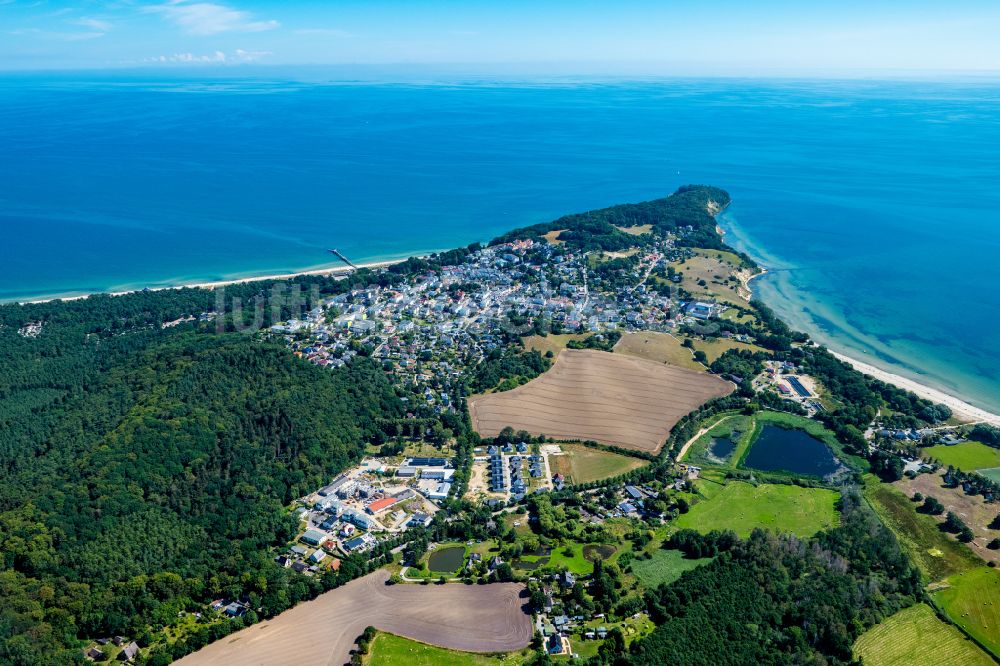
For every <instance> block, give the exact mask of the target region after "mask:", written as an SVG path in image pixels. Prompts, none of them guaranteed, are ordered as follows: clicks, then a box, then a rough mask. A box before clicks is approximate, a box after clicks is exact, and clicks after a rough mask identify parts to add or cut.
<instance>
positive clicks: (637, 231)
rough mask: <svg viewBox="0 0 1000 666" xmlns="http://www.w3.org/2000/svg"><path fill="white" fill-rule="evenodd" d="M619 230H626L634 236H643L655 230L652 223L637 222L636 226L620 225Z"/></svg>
mask: <svg viewBox="0 0 1000 666" xmlns="http://www.w3.org/2000/svg"><path fill="white" fill-rule="evenodd" d="M618 230H619V231H624V232H625V233H627V234H631V235H632V236H641V235H643V234H648V233H649V232H650V231H652V230H653V225H652V224H637V225H635V226H634V227H618Z"/></svg>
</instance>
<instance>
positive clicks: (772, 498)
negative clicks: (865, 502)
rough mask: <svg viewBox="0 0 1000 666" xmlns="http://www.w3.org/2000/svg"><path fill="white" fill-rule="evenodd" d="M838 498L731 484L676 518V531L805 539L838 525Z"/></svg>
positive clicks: (820, 490) (830, 493)
mask: <svg viewBox="0 0 1000 666" xmlns="http://www.w3.org/2000/svg"><path fill="white" fill-rule="evenodd" d="M838 497H839V494H838V493H836V492H834V491H832V490H826V489H825V488H802V487H799V486H792V485H781V484H767V483H765V484H761V485H759V486H753V485H751V484H749V483H744V482H742V481H733V482H730V483H727V484H726V486H725V487H724V488H723V489H722V490H721V491H720V492H718V493H716V494H714V495H712V497H711V498H710V499H703V500H700V501H699V502H697V503H696V504H695V505H694V506H692V507H691V510H690V511H688V512H687V513H684V514H681V515H680V516H679V517H678V518H677V522H676V525H677V527H682V528H683V527H686V528H689V529H693V530H698V531H699V532H702V533H706V532H711V531H712V530H733V531H734V532H736V534H738V535H739V536H740V537H743V538H746V537H748V536H749V535H750V532H752V531H753V529H754V528H756V527H761V528H765V529H771V530H777V531H779V532H792V533H793V534H796V535H798V536H802V537H806V536H811V535H813V534H815V533H816V532H819V531H820V530H823V529H826V528H828V527H833V526H835V525H836V524H837V523H838V520H839V519H838V516H837V509H836V504H837V498H838Z"/></svg>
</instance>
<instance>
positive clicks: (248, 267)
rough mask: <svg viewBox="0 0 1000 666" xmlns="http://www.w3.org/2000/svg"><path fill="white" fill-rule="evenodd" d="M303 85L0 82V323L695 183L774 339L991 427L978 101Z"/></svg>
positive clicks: (879, 87)
mask: <svg viewBox="0 0 1000 666" xmlns="http://www.w3.org/2000/svg"><path fill="white" fill-rule="evenodd" d="M311 79H312V80H311V81H310V82H303V81H300V80H297V79H296V78H295V77H294V76H282V77H274V78H270V79H253V80H251V79H231V80H220V79H212V80H209V79H205V80H197V81H192V80H170V79H158V80H147V79H142V78H128V77H126V76H122V75H117V76H116V77H115V78H113V79H112V78H107V79H102V78H101V77H99V76H90V77H89V78H87V79H82V78H53V77H50V78H39V77H28V76H19V77H7V78H0V233H2V238H3V241H2V243H0V300H12V299H24V298H32V297H36V298H37V297H43V296H51V295H56V294H74V293H84V292H91V291H102V290H116V289H123V288H132V287H141V286H155V285H162V284H173V283H178V282H185V281H187V282H190V281H203V280H211V279H220V278H227V277H234V276H246V275H254V274H269V273H275V272H282V271H293V270H297V269H303V268H310V267H317V266H320V265H326V264H329V258H328V257H329V255H327V254H326V253H325V252H324V250H325V248H327V247H338V248H340V249H341V250H342V251H343V252H345V253H346V254H347V255H348V256H349V257H350V258H351V259H353V260H355V261H362V260H369V259H378V258H387V257H396V256H405V255H408V254H411V253H418V252H423V251H428V250H434V249H444V248H449V247H453V246H455V245H460V244H466V243H469V242H472V241H474V240H485V239H488V238H489V237H491V236H493V235H496V234H498V233H499V232H501V231H504V230H507V229H510V228H512V227H515V226H520V225H524V224H529V223H533V222H538V221H543V220H547V219H551V218H553V217H555V216H558V215H561V214H564V213H566V212H571V211H579V210H584V209H588V208H593V207H597V206H603V205H608V204H612V203H618V202H623V201H636V200H642V199H648V198H653V197H657V196H662V195H664V194H666V193H668V192H670V191H671V190H672V189H674V188H675V187H676V186H677V185H679V184H683V183H687V182H707V183H712V184H715V185H719V186H721V187H725V188H727V189H728V190H730V192H731V193H732V194H733V197H734V204H733V206H732V207H731V208H730V210H729V211H727V213H726V215H725V216H724V218H723V219H722V225H723V227H724V228H725V229H726V230H727V231H728V232H729V240H730V242H732V243H733V244H735V245H737V246H739V247H741V248H742V249H745V250H747V251H748V252H750V254H752V255H754V256H755V257H757V258H759V259H761V260H762V261H763V262H764V263H765V264H766V265H768V267H769V268H771V269H772V270H771V272H770V273H769V275H768V276H766V277H765V278H763V279H761V280H760V281H758V282H757V283H755V284H756V287H755V288H756V289H757V290H758V292H759V294H760V295H761V297H762V298H763V299H764V300H766V301H767V302H768V303H770V304H771V305H772V306H773V307H775V308H776V309H777V310H778V311H779V312H780V313H781V314H782V316H784V317H785V318H787V319H788V320H789V321H790V322H792V323H793V324H795V325H796V326H798V327H800V328H803V329H805V330H807V331H808V332H810V333H811V334H813V335H814V336H815V337H817V338H818V339H820V340H822V341H824V342H826V343H828V344H830V345H831V346H834V347H835V348H838V349H840V350H843V351H849V352H853V353H855V354H859V355H860V354H862V353H867V354H869V355H874V360H875V361H876V362H877V363H878V364H880V365H882V366H883V367H886V368H887V369H890V370H895V371H897V372H901V373H903V374H907V375H909V376H911V377H915V378H918V379H920V380H922V381H925V382H927V383H929V384H933V385H935V386H938V387H939V388H944V389H946V390H948V391H949V392H952V393H955V394H957V395H959V396H960V397H963V398H965V399H968V400H969V401H970V402H973V403H975V404H977V405H980V406H983V407H987V408H991V409H992V410H994V411H1000V371H998V368H1000V334H998V333H997V331H998V330H1000V308H998V307H997V305H998V299H997V297H996V284H997V282H998V278H1000V268H998V262H997V257H998V253H1000V213H998V211H1000V187H998V184H1000V158H998V157H997V153H996V147H997V146H998V145H1000V87H998V86H997V85H996V83H991V82H959V83H948V84H943V83H923V82H909V83H884V82H843V83H841V82H829V81H826V82H808V81H775V82H763V83H761V82H747V81H739V80H733V81H726V80H710V81H699V80H690V79H687V80H663V81H642V82H613V83H594V82H580V81H575V82H573V81H561V82H557V83H556V84H554V85H540V84H496V83H493V84H489V85H487V84H482V83H475V82H473V83H462V82H454V81H451V82H445V83H426V84H419V85H418V84H398V85H374V84H345V83H335V82H329V81H326V82H324V81H322V80H317V79H322V77H317V76H316V75H315V73H314V74H313V75H311ZM870 360H871V359H870Z"/></svg>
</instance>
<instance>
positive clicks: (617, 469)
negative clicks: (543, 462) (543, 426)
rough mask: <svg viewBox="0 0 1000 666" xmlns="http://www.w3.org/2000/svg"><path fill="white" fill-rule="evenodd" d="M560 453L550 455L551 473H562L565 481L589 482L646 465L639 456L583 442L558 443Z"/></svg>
mask: <svg viewBox="0 0 1000 666" xmlns="http://www.w3.org/2000/svg"><path fill="white" fill-rule="evenodd" d="M559 447H560V448H561V449H562V450H563V453H562V455H550V456H549V467H551V468H552V473H553V474H562V475H563V476H564V477H566V481H567V483H589V482H591V481H600V480H601V479H608V478H611V477H612V476H618V475H619V474H624V473H625V472H630V471H632V470H633V469H636V468H638V467H642V466H643V465H648V464H649V463H648V462H646V461H645V460H640V459H639V458H630V457H628V456H623V455H619V454H617V453H611V452H609V451H602V450H600V449H595V448H591V447H589V446H584V445H583V444H560V445H559Z"/></svg>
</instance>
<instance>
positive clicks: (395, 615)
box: [176, 570, 532, 666]
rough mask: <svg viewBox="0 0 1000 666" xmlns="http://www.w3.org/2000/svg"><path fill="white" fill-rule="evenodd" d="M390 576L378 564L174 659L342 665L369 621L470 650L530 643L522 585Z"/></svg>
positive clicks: (203, 665) (202, 665) (190, 663)
mask: <svg viewBox="0 0 1000 666" xmlns="http://www.w3.org/2000/svg"><path fill="white" fill-rule="evenodd" d="M388 578H389V573H388V572H386V571H384V570H380V571H376V572H375V573H372V574H369V575H367V576H365V577H363V578H359V579H357V580H354V581H351V582H350V583H348V584H347V585H344V586H343V587H341V588H338V589H336V590H332V591H330V592H327V593H325V594H323V595H321V596H320V597H319V598H317V599H315V600H314V601H309V602H306V603H304V604H300V605H298V606H296V607H295V608H293V609H291V610H289V611H286V612H284V613H282V614H281V615H279V616H278V617H276V618H274V619H272V620H269V621H266V622H261V623H260V624H256V625H254V626H252V627H250V628H248V629H244V630H243V631H240V632H237V633H235V634H233V635H231V636H227V637H226V638H223V639H222V640H220V641H217V642H215V643H212V644H211V645H208V646H207V647H205V648H203V649H202V650H199V651H198V652H196V653H194V654H192V655H188V656H187V657H184V658H183V659H181V660H180V661H178V662H176V663H178V664H182V665H183V666H209V665H214V664H243V665H247V666H252V665H260V666H264V665H267V666H282V665H284V664H289V665H291V664H296V665H297V664H316V665H317V666H341V664H345V663H347V662H348V661H349V660H350V658H351V650H352V649H353V648H354V645H355V644H354V641H355V639H356V638H357V637H358V636H359V635H361V632H362V631H364V629H365V627H367V626H369V625H371V626H374V627H376V628H377V629H382V630H384V631H388V632H390V633H393V634H396V635H398V636H403V637H405V638H411V639H413V640H417V641H420V642H422V643H429V644H431V645H439V646H441V647H446V648H451V649H455V650H464V651H466V652H486V653H488V652H509V651H513V650H520V649H521V648H523V647H525V646H527V645H528V643H530V642H531V637H532V625H531V616H530V615H528V614H526V612H525V608H526V604H527V598H526V597H524V598H522V596H523V595H524V594H525V592H524V586H522V585H517V584H513V583H497V584H493V585H474V586H469V585H459V584H449V585H426V586H425V585H386V584H385V581H386V580H388Z"/></svg>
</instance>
